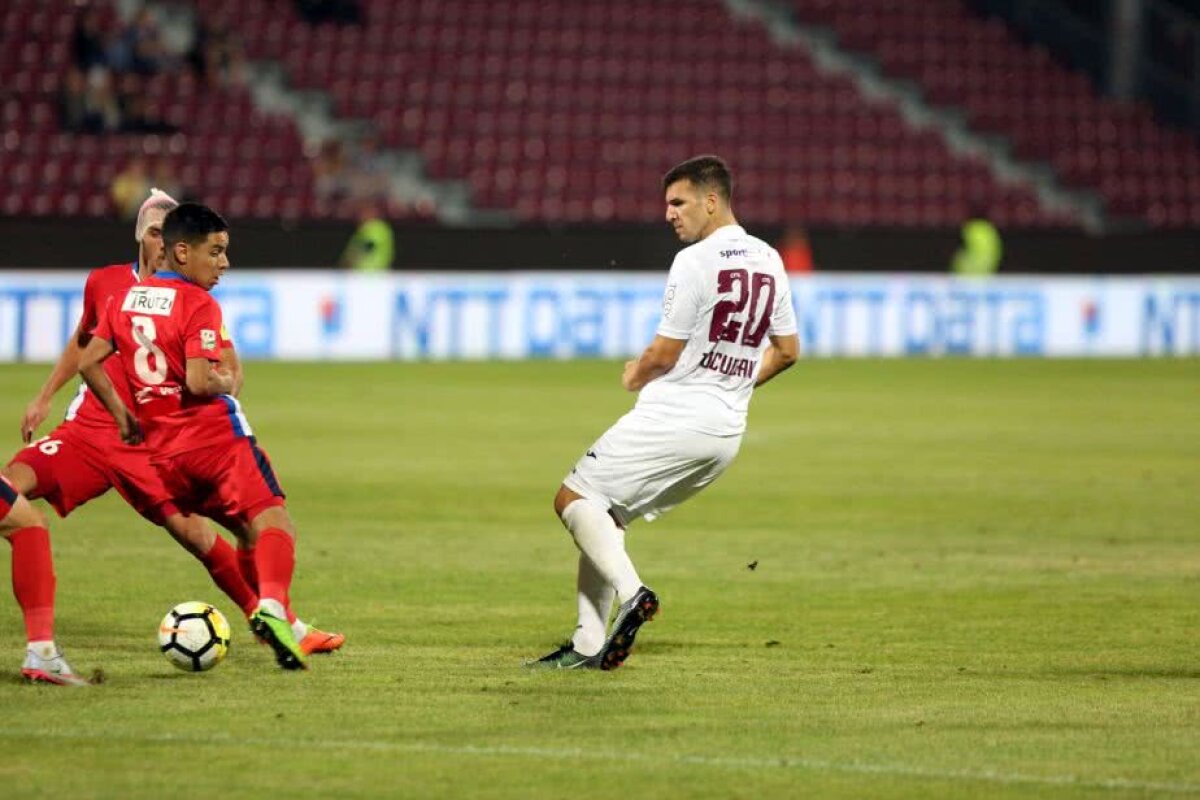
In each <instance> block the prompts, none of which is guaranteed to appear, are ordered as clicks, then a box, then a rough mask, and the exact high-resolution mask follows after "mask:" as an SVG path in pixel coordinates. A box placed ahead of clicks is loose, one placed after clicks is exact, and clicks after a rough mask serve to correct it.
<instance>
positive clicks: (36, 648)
mask: <svg viewBox="0 0 1200 800" xmlns="http://www.w3.org/2000/svg"><path fill="white" fill-rule="evenodd" d="M26 647H27V648H28V649H29V650H32V651H33V654H34V655H36V656H37V657H38V658H41V659H44V660H46V661H49V660H50V659H52V658H54V657H55V656H56V655H58V645H56V644H55V643H54V640H53V639H45V640H43V641H39V642H30V643H29V644H28V645H26Z"/></svg>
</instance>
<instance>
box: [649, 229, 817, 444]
mask: <svg viewBox="0 0 1200 800" xmlns="http://www.w3.org/2000/svg"><path fill="white" fill-rule="evenodd" d="M795 332H796V314H795V312H794V311H793V309H792V292H791V287H790V285H789V283H788V278H787V273H786V272H785V271H784V269H783V261H782V260H781V259H780V257H779V253H777V252H776V251H775V248H773V247H771V246H770V245H768V244H767V243H766V242H764V241H762V240H761V239H757V238H755V237H753V236H750V235H749V234H747V233H746V231H745V230H743V229H742V228H741V227H739V226H737V225H726V226H724V227H721V228H718V229H717V230H716V231H714V232H713V233H711V234H710V235H709V236H708V237H707V238H706V239H703V240H701V241H699V242H696V243H695V244H693V245H691V246H689V247H686V248H684V249H683V250H681V251H680V252H679V254H678V255H677V256H675V262H674V263H673V264H672V265H671V272H670V275H668V277H667V288H666V292H665V293H664V295H663V315H662V322H661V323H659V326H658V334H659V335H660V336H665V337H668V338H671V339H684V340H687V345H685V346H684V349H683V352H682V353H681V354H680V356H679V360H678V361H677V362H676V364H675V367H674V368H673V369H672V370H671V371H670V372H668V373H667V374H666V375H663V376H662V377H661V378H658V379H656V380H653V381H650V383H648V384H646V386H645V387H644V388H643V389H642V391H641V394H640V395H639V397H638V401H637V405H636V406H635V407H634V412H633V413H634V414H636V415H638V416H642V417H649V418H653V419H658V420H661V421H662V422H663V423H665V424H668V425H671V426H674V427H679V428H683V429H686V430H692V431H696V432H698V433H706V434H710V435H714V436H735V435H738V434H741V433H742V432H744V431H745V429H746V411H747V409H748V408H749V406H750V395H751V394H753V392H754V381H755V378H757V376H758V369H759V366H760V363H761V360H762V354H763V351H764V350H765V349H766V348H767V346H768V345H769V344H770V343H771V342H770V338H769V337H770V336H788V335H791V334H794V333H795Z"/></svg>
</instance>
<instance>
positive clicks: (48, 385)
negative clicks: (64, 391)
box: [21, 318, 92, 442]
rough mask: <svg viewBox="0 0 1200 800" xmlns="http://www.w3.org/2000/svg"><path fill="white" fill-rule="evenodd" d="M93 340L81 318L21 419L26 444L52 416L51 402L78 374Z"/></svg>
mask: <svg viewBox="0 0 1200 800" xmlns="http://www.w3.org/2000/svg"><path fill="white" fill-rule="evenodd" d="M91 338H92V335H91V334H90V333H88V332H87V331H86V330H84V320H83V319H82V318H80V320H79V324H78V325H77V326H76V327H75V333H74V334H72V336H71V338H70V339H69V340H68V341H67V346H66V347H65V348H64V349H63V351H62V355H60V356H59V357H58V363H57V364H55V365H54V369H52V370H50V376H49V377H48V378H46V382H45V383H44V384H43V385H42V388H41V390H39V391H38V393H37V396H35V397H34V398H33V399H32V400H30V401H29V405H27V406H26V407H25V416H24V417H22V418H21V439H22V440H24V441H25V442H30V441H32V440H33V434H34V431H36V430H37V428H38V426H39V425H41V424H42V423H43V422H45V421H46V417H47V416H49V414H50V402H51V401H52V400H53V399H54V395H55V394H57V393H58V390H59V389H61V388H62V387H63V386H64V385H65V384H66V382H67V381H69V380H71V378H74V377H75V375H76V374H78V372H79V354H80V353H82V352H83V348H84V347H86V346H87V343H88V341H89V340H90V339H91Z"/></svg>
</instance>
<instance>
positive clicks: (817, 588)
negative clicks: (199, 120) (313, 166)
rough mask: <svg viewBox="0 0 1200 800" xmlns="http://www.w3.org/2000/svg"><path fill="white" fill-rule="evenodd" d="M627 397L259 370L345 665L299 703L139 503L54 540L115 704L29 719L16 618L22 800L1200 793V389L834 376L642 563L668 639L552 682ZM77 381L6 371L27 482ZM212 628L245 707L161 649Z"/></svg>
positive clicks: (583, 373) (321, 603) (823, 368)
mask: <svg viewBox="0 0 1200 800" xmlns="http://www.w3.org/2000/svg"><path fill="white" fill-rule="evenodd" d="M619 371H620V365H619V364H617V363H615V362H576V363H557V362H530V363H513V364H370V365H289V364H249V365H248V367H247V384H246V389H245V392H244V395H243V399H244V401H245V406H246V410H247V414H248V415H249V418H250V420H251V422H252V424H253V425H254V427H255V429H256V432H257V433H258V434H259V440H260V443H261V444H262V445H263V446H264V448H265V449H266V450H267V451H268V452H269V453H270V454H271V457H272V459H273V461H274V463H275V466H276V469H277V472H278V474H279V476H280V479H281V481H282V483H283V486H284V488H285V489H286V490H287V491H288V492H289V495H290V503H289V504H290V508H291V511H292V514H293V516H294V518H295V520H296V522H297V524H298V526H299V530H300V541H299V556H298V568H297V577H296V582H295V585H294V594H293V598H294V602H295V606H296V608H297V610H298V611H299V612H300V613H301V615H302V616H304V617H306V618H309V619H312V620H314V621H316V622H317V623H318V624H319V625H321V626H323V627H327V628H329V629H333V630H340V631H344V632H345V633H346V635H347V636H348V638H349V641H348V643H347V645H346V647H345V650H344V652H342V653H340V654H338V655H335V656H331V657H327V658H319V659H314V663H313V668H312V670H311V671H309V672H307V673H303V674H292V673H283V672H281V671H279V670H278V669H276V668H275V667H274V664H273V661H272V659H271V658H270V656H269V654H268V652H267V651H266V650H265V649H263V648H261V647H258V646H256V645H255V644H254V643H253V642H252V641H251V637H250V635H249V633H248V632H247V631H246V630H245V626H244V624H242V623H241V621H240V619H239V618H238V615H237V614H236V609H234V608H233V607H232V604H231V603H229V601H228V600H226V599H225V598H224V597H223V596H221V595H220V594H219V593H218V592H217V590H216V589H215V588H213V587H212V586H211V585H210V584H209V582H208V579H207V576H206V574H205V573H204V571H203V569H202V568H201V567H200V565H199V564H198V563H196V562H195V561H194V560H192V559H191V557H190V556H188V555H186V554H185V553H184V552H183V551H181V550H179V549H178V548H177V547H176V546H175V545H174V544H173V543H171V542H170V540H169V539H168V537H167V536H166V535H165V534H164V533H162V532H160V531H157V530H156V529H154V528H152V527H150V526H149V525H148V524H146V523H145V522H143V521H142V520H140V519H139V518H137V517H136V516H135V515H134V514H133V512H132V511H130V510H129V509H128V508H127V507H126V506H124V505H123V504H122V502H121V501H120V499H119V498H118V497H116V496H115V495H110V496H107V497H105V498H103V499H102V500H100V501H97V502H95V503H93V504H91V505H89V506H86V507H84V508H83V509H80V510H79V511H77V512H76V513H75V514H74V515H73V516H72V517H71V518H70V519H68V520H65V521H64V520H58V519H57V518H54V519H53V521H52V534H53V541H54V546H55V555H56V562H57V569H58V576H59V584H58V586H59V593H58V637H59V641H60V643H61V644H62V645H63V646H64V648H65V649H66V653H67V655H68V656H69V658H70V660H71V662H72V663H73V664H74V665H75V666H76V668H77V669H79V670H80V671H81V672H85V673H89V672H91V670H92V669H94V668H100V669H102V670H103V672H104V674H105V676H106V678H107V680H106V682H105V683H104V684H103V685H101V686H97V687H94V688H91V689H87V690H78V691H70V690H61V689H57V688H48V687H35V686H26V685H23V684H21V683H20V681H19V679H18V667H19V665H20V659H21V657H22V647H23V630H22V628H21V624H20V615H19V611H18V609H17V608H16V605H15V603H14V601H13V600H12V599H11V594H9V593H8V592H7V590H5V591H4V592H3V596H4V598H5V599H3V600H0V613H2V615H3V616H2V617H0V619H5V620H6V622H4V624H3V625H0V710H2V714H0V796H4V797H6V798H16V797H22V798H24V797H30V798H33V797H38V798H44V797H48V796H54V797H71V798H77V797H114V798H161V797H168V796H180V797H200V796H205V797H222V798H223V797H297V796H299V797H339V798H352V797H377V796H381V795H389V796H398V797H455V798H510V797H511V798H530V797H551V796H560V797H581V798H592V797H596V798H600V797H603V798H624V797H664V798H665V797H681V798H705V797H711V798H729V797H745V798H760V797H800V796H813V797H847V798H861V797H881V796H898V797H914V798H924V797H964V796H968V797H1047V798H1051V797H1053V798H1059V797H1093V796H1095V797H1148V796H1165V795H1187V794H1200V636H1198V633H1200V499H1198V498H1200V495H1198V491H1200V364H1198V363H1197V362H1196V361H1194V360H1190V361H1189V360H1178V361H1153V362H1139V361H1094V362H1079V361H1068V362H1050V361H1021V360H1017V361H987V360H984V361H957V360H941V361H890V362H889V361H813V362H801V363H800V364H799V365H798V366H797V367H796V368H795V369H794V370H793V371H792V372H790V373H787V374H785V375H783V376H782V377H781V378H779V379H778V380H777V381H776V382H775V383H773V384H771V385H769V386H767V387H766V388H765V389H764V390H763V391H761V392H760V393H759V395H758V397H756V399H755V401H754V404H753V406H752V409H751V416H750V430H749V433H748V434H747V436H746V438H745V441H744V443H743V446H742V451H741V454H740V456H739V457H738V460H737V461H736V462H735V463H734V465H733V467H732V469H731V470H730V472H729V473H728V474H726V475H725V476H724V477H723V478H722V479H721V480H720V481H718V482H717V483H716V484H715V485H714V486H712V487H711V488H710V489H708V490H706V491H705V492H704V493H702V494H701V495H699V496H698V497H696V498H695V499H693V500H692V501H690V502H689V503H688V504H686V505H684V506H682V507H680V508H679V509H678V510H676V511H675V512H673V513H671V514H669V515H667V516H666V517H664V518H663V519H661V520H659V521H658V522H655V523H652V524H646V523H639V524H637V525H635V526H633V527H632V528H631V532H630V537H629V541H630V550H631V553H632V555H633V557H634V560H635V562H636V563H637V564H638V566H639V568H640V570H641V573H642V575H643V577H644V578H645V579H646V581H647V582H648V583H649V584H650V585H652V586H653V587H654V588H655V589H656V590H657V591H658V592H659V595H660V596H661V598H662V603H663V610H662V614H661V615H660V616H659V618H658V619H656V620H655V621H654V622H653V623H652V624H651V625H650V626H648V627H647V628H645V629H644V630H643V632H642V635H641V636H640V637H639V645H638V647H637V648H636V649H635V652H634V654H633V656H632V657H631V658H630V660H629V662H628V663H627V664H626V666H625V667H624V668H622V669H620V670H618V671H616V672H613V673H600V672H588V673H568V674H545V673H529V672H527V671H525V670H523V669H522V668H521V662H522V660H523V659H526V658H530V657H536V656H539V655H541V654H543V653H544V652H546V651H548V650H549V649H551V648H552V647H553V646H555V645H556V644H557V643H558V642H559V641H560V640H561V639H562V638H564V637H565V636H566V635H567V634H568V633H569V631H570V630H571V628H572V627H573V625H574V562H575V550H574V547H573V545H572V543H571V541H570V538H569V536H568V535H567V534H566V533H565V532H564V531H563V530H562V528H561V527H560V526H559V524H558V523H557V521H556V520H555V519H554V517H553V513H552V511H551V500H552V497H553V495H554V491H555V489H556V488H557V486H558V483H559V480H560V479H561V477H562V476H563V474H564V473H565V472H566V471H567V470H568V469H569V467H570V465H571V464H572V463H573V462H574V460H575V459H576V458H577V457H578V456H579V455H580V454H581V453H582V451H583V450H584V449H585V448H586V447H587V445H589V444H590V443H591V442H592V441H593V439H594V438H595V437H596V436H598V435H599V434H600V433H601V432H602V431H603V430H604V429H605V428H606V427H607V426H608V425H609V424H610V423H611V422H613V421H614V420H615V419H616V418H617V416H618V415H620V414H621V413H622V412H623V411H624V410H625V409H627V408H628V407H629V405H630V404H631V402H632V397H631V396H630V395H627V394H625V393H623V392H622V391H621V390H620V387H619ZM45 373H46V367H44V366H12V365H9V366H5V367H3V368H0V422H2V423H3V424H2V426H0V427H2V428H3V430H5V431H6V433H5V434H4V437H5V438H4V441H6V442H8V446H7V450H6V452H8V451H11V450H12V449H15V448H16V447H17V446H18V442H17V428H18V423H19V420H20V414H21V411H22V409H23V408H24V404H25V402H26V401H27V400H28V398H29V397H30V396H31V395H32V394H33V392H34V391H35V390H36V388H37V386H39V385H40V383H41V381H42V379H43V378H44V375H45ZM64 394H65V393H64ZM64 401H65V397H64ZM60 405H61V403H60ZM3 549H5V550H6V548H3ZM5 558H7V553H5ZM753 562H757V568H756V569H753V570H751V569H749V568H748V566H747V565H749V564H751V563H753ZM4 569H5V570H6V569H7V568H6V567H5V568H4ZM183 600H208V601H210V602H214V603H216V604H217V605H218V606H219V607H220V608H222V609H223V610H224V611H225V612H226V614H227V615H228V616H229V617H230V619H231V621H234V622H235V632H234V640H233V645H232V649H231V652H230V656H229V658H228V659H227V660H226V662H225V663H223V664H222V665H220V666H219V667H218V668H217V669H215V670H214V671H212V672H211V673H207V674H203V675H189V674H184V673H182V672H179V671H177V670H175V669H174V668H173V667H171V666H170V665H169V664H168V663H167V662H166V660H165V659H164V658H163V657H162V656H161V655H160V654H159V653H158V652H157V651H156V645H155V630H156V626H157V624H158V621H159V619H160V618H161V617H162V615H163V614H164V613H165V612H166V611H167V609H169V608H170V607H171V606H172V605H174V604H175V603H178V602H180V601H183Z"/></svg>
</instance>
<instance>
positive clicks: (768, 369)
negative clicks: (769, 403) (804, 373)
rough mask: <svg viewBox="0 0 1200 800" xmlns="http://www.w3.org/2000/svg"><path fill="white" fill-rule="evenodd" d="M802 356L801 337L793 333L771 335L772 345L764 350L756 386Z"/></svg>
mask: <svg viewBox="0 0 1200 800" xmlns="http://www.w3.org/2000/svg"><path fill="white" fill-rule="evenodd" d="M799 357H800V337H799V336H798V335H797V334H794V333H791V334H786V335H784V336H775V335H774V334H772V336H771V344H770V346H769V347H768V348H767V349H766V350H764V351H763V358H762V365H761V366H759V368H758V378H757V379H755V381H754V386H755V388H757V387H759V386H762V385H763V384H764V383H766V382H767V381H769V380H771V378H774V377H775V376H776V375H778V374H779V373H781V372H783V371H784V370H785V369H787V368H788V367H790V366H792V364H795V363H796V359H798V358H799Z"/></svg>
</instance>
